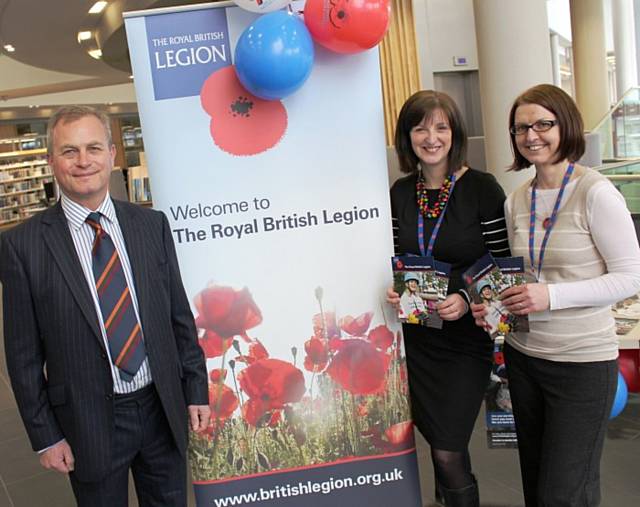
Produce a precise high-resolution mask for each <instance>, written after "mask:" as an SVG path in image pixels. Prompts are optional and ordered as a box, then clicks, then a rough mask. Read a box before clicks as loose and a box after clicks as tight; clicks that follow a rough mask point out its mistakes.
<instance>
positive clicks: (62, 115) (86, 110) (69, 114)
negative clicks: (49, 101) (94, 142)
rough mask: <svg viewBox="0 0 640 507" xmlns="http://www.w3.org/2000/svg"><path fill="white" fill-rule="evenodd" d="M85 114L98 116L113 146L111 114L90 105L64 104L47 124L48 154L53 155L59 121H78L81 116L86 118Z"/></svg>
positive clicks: (109, 143)
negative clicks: (55, 132) (54, 130)
mask: <svg viewBox="0 0 640 507" xmlns="http://www.w3.org/2000/svg"><path fill="white" fill-rule="evenodd" d="M85 116H93V117H95V118H97V119H98V120H99V121H100V123H102V126H103V127H104V130H105V132H106V134H107V142H108V145H109V146H111V145H112V144H113V138H112V136H111V120H110V119H109V115H107V113H104V112H102V111H99V110H97V109H94V108H93V107H90V106H63V107H61V108H60V109H58V110H57V111H56V112H55V113H53V115H51V117H50V118H49V123H48V124H47V154H48V155H51V154H52V153H51V150H53V129H54V128H55V127H56V125H58V123H60V122H62V123H68V122H70V121H76V120H79V119H80V118H84V117H85Z"/></svg>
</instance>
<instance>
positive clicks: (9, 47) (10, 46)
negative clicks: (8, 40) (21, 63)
mask: <svg viewBox="0 0 640 507" xmlns="http://www.w3.org/2000/svg"><path fill="white" fill-rule="evenodd" d="M4 49H5V51H6V52H7V53H13V52H14V51H15V50H16V48H14V47H13V46H12V45H11V44H5V45H4Z"/></svg>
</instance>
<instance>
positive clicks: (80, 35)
mask: <svg viewBox="0 0 640 507" xmlns="http://www.w3.org/2000/svg"><path fill="white" fill-rule="evenodd" d="M92 37H93V34H92V33H91V31H90V30H85V31H84V32H78V42H81V41H83V40H89V39H91V38H92Z"/></svg>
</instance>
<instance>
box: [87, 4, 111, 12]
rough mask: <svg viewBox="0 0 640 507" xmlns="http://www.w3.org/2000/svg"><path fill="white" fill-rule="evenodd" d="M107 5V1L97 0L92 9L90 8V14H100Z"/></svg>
mask: <svg viewBox="0 0 640 507" xmlns="http://www.w3.org/2000/svg"><path fill="white" fill-rule="evenodd" d="M106 6H107V2H103V1H100V2H96V3H94V4H93V5H92V6H91V9H89V14H99V13H101V12H102V11H103V10H104V8H105V7H106Z"/></svg>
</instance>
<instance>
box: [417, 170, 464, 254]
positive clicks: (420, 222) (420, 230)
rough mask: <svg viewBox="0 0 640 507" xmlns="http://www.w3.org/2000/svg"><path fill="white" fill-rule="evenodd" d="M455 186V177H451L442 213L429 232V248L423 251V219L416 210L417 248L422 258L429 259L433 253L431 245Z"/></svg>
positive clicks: (434, 241)
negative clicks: (447, 197) (447, 196)
mask: <svg viewBox="0 0 640 507" xmlns="http://www.w3.org/2000/svg"><path fill="white" fill-rule="evenodd" d="M455 186H456V175H455V174H454V175H452V176H451V188H450V189H449V199H447V202H446V203H445V205H444V208H443V209H442V213H440V216H439V217H438V221H437V222H436V225H435V227H434V228H433V231H431V238H430V239H429V246H427V250H426V252H425V250H424V217H423V216H422V213H420V210H418V246H419V247H420V255H422V256H423V257H425V256H426V257H431V254H432V253H433V245H435V243H436V237H437V236H438V231H439V230H440V226H441V225H442V220H443V219H444V213H445V211H447V206H449V202H450V201H451V196H452V195H453V188H454V187H455Z"/></svg>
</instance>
